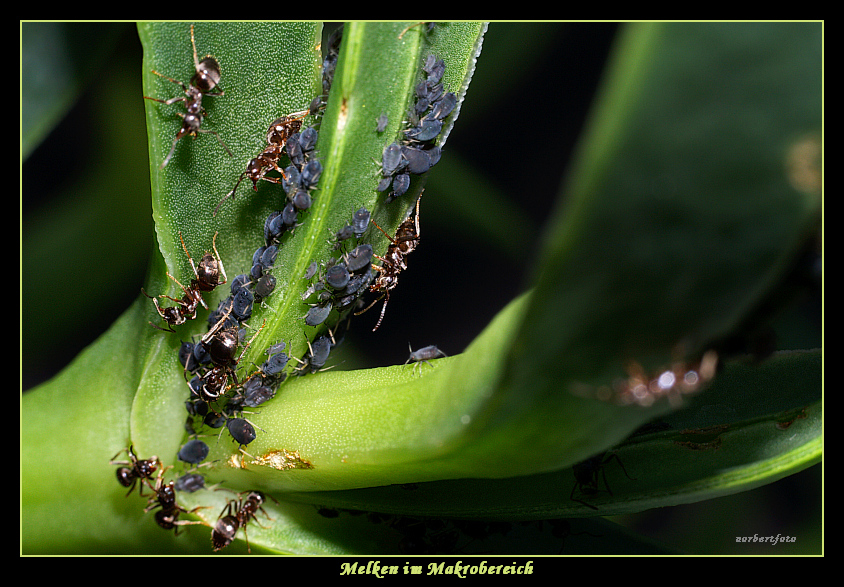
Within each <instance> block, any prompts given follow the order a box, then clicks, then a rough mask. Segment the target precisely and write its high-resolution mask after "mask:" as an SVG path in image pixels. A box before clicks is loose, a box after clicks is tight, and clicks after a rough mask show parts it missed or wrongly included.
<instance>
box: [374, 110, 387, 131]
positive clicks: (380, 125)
mask: <svg viewBox="0 0 844 587" xmlns="http://www.w3.org/2000/svg"><path fill="white" fill-rule="evenodd" d="M389 123H390V119H389V118H387V115H386V114H384V113H383V112H382V113H381V116H379V117H378V120H376V121H375V132H378V133H381V132H384V131H385V130H387V125H388V124H389Z"/></svg>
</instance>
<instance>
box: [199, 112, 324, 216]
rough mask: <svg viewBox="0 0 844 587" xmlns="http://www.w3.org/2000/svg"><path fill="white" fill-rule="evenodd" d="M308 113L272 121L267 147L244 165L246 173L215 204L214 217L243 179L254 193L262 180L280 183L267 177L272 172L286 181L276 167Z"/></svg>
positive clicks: (284, 176) (232, 196)
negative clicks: (249, 184)
mask: <svg viewBox="0 0 844 587" xmlns="http://www.w3.org/2000/svg"><path fill="white" fill-rule="evenodd" d="M308 113H309V110H302V111H300V112H294V113H292V114H290V115H288V116H281V117H279V118H276V119H275V120H274V121H273V123H272V124H271V125H270V128H268V129H267V146H266V147H265V148H264V150H263V151H262V152H261V154H260V155H258V156H257V157H255V158H254V159H252V160H250V161H249V163H247V164H246V171H244V172H243V173H241V174H240V177H239V178H238V179H237V183H235V184H234V188H232V191H230V192H229V193H227V194H226V195H225V197H223V199H222V200H220V203H219V204H217V207H216V208H214V216H216V215H217V212H218V211H219V210H220V206H222V205H223V202H225V201H226V200H227V199H228V198H229V197H231V198H234V194H235V192H236V191H237V188H238V186H240V182H242V181H243V180H244V179H245V178H247V177H248V178H249V179H250V180H252V189H253V190H255V191H256V192H257V191H258V181H260V180H262V179H263V180H264V181H269V182H272V183H276V184H278V183H281V180H280V179H278V178H277V177H272V176H267V173H268V172H270V171H272V170H276V171H278V172H279V173H280V174H281V176H282V177H283V178H285V179H287V175H285V173H284V171H283V170H282V169H281V167H279V166H278V160H279V159H280V158H281V152H282V150H283V149H284V148H285V145H286V143H287V139H288V138H290V135H293V134H295V133H297V132H299V129H300V128H302V119H303V118H305V116H307V115H308Z"/></svg>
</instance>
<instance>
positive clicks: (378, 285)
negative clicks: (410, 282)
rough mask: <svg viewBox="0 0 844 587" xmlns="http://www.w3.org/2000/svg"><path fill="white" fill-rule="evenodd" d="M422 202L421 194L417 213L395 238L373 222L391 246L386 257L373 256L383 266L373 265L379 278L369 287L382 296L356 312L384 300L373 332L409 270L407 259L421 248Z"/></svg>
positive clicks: (356, 314)
mask: <svg viewBox="0 0 844 587" xmlns="http://www.w3.org/2000/svg"><path fill="white" fill-rule="evenodd" d="M421 200H422V196H421V194H420V196H419V198H417V199H416V209H415V212H414V213H411V214H410V215H409V216H408V217H407V218H406V219H405V220H404V222H402V223H401V224H400V225H399V227H398V229H397V230H396V236H395V238H394V237H391V236H390V235H388V234H387V233H386V232H384V230H383V229H382V228H381V227H380V226H378V224H376V223H375V221H372V223H373V224H375V226H376V227H377V228H378V230H380V231H381V232H382V233H384V236H386V237H387V238H388V239H390V246H389V247H387V253H386V254H385V256H383V257H379V256H378V255H373V256H374V257H375V258H377V259H380V260H381V265H380V266H379V265H374V264H373V265H372V269H373V271H377V272H378V277H376V278H375V283H373V284H372V285H371V286H369V291H371V292H378V293H380V294H381V296H380V297H378V298H377V299H375V301H373V302H372V303H371V304H370V305H369V306H367V307H366V308H364V309H363V310H361V311H360V312H355V316H359V315H360V314H363V313H364V312H366V311H367V310H369V309H370V308H371V307H372V306H374V305H375V304H376V303H377V302H378V301H379V300H381V299H383V300H384V305H383V306H382V307H381V316H380V317H379V318H378V322H377V323H376V324H375V328H373V329H372V332H375V331H376V330H378V327H379V326H381V321H382V320H383V319H384V312H385V311H386V310H387V302H389V301H390V292H391V291H392V290H393V289H394V288H395V287H396V286H397V285H398V283H399V281H398V280H399V273H401V272H402V271H403V270H405V269H407V262H406V261H405V257H406V256H407V255H409V254H410V253H412V252H413V251H414V250H416V247H418V246H419V202H420V201H421Z"/></svg>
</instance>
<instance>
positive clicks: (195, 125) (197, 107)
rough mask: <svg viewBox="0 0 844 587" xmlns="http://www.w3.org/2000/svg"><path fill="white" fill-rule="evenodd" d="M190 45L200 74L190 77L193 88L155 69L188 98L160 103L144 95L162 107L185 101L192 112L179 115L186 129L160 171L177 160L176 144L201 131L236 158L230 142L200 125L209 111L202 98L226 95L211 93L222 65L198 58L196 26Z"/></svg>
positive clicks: (218, 81)
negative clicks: (174, 156)
mask: <svg viewBox="0 0 844 587" xmlns="http://www.w3.org/2000/svg"><path fill="white" fill-rule="evenodd" d="M190 42H191V44H192V45H193V64H194V68H195V69H196V73H195V74H194V75H193V77H191V78H190V85H185V83H184V82H180V81H178V80H174V79H173V78H170V77H167V76H166V75H163V74H161V73H158V72H157V71H155V70H154V69H153V70H152V73H154V74H155V75H157V76H159V77H163V78H164V79H167V80H170V81H171V82H173V83H174V84H178V85H180V86H181V87H182V89H183V90H184V91H185V94H186V96H181V97H176V98H170V99H169V100H159V99H158V98H150V97H149V96H144V99H146V100H153V101H154V102H161V103H162V104H167V105H170V104H175V103H176V102H184V103H185V108H186V109H187V111H188V113H187V114H182V113H181V112H179V113H178V115H179V116H181V117H182V118H183V119H184V122H182V127H181V128H180V129H179V132H177V133H176V138H175V139H173V146H172V147H170V152H169V153H168V154H167V157H165V158H164V162H163V163H162V164H161V167H160V169H164V167H165V166H166V165H167V163H169V162H170V158H171V157H173V153H174V152H175V151H176V143H178V142H179V139H181V138H182V137H184V136H186V135H190V136H192V137H194V138H196V133H198V132H204V133H210V134H213V135H214V136H215V137H217V140H218V141H219V142H220V144H221V145H222V146H223V148H224V149H225V150H226V153H228V154H229V157H232V156H233V155H232V152H231V151H229V148H228V147H227V146H226V143H224V142H223V139H221V138H220V135H219V134H217V133H216V132H215V131H213V130H204V129H202V128H200V126H202V118H203V117H204V116H208V114H207V113H206V112H205V108H203V107H202V96H203V95H205V96H222V95H223V92H222V90H220V91H219V92H216V93H212V92H211V90H213V89H214V88H215V87H217V84H218V83H220V64H219V63H217V60H216V59H214V58H213V57H212V56H210V55H206V56H205V57H203V59H202V61H199V59H197V57H196V41H195V40H194V37H193V25H190Z"/></svg>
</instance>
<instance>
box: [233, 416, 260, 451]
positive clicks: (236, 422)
mask: <svg viewBox="0 0 844 587" xmlns="http://www.w3.org/2000/svg"><path fill="white" fill-rule="evenodd" d="M226 428H227V429H228V431H229V434H231V435H232V438H234V440H235V442H237V443H238V444H239V445H241V446H244V445H247V444H249V443H250V442H252V441H253V440H255V438H257V436H258V435H257V434H256V433H255V425H254V424H252V422H250V421H249V420H247V419H246V418H227V419H226Z"/></svg>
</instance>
